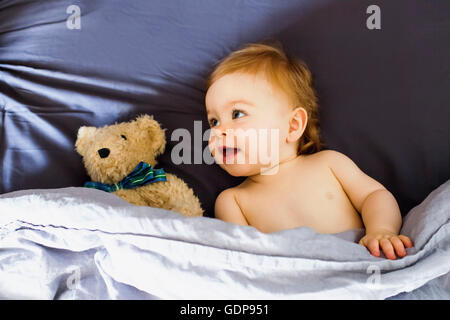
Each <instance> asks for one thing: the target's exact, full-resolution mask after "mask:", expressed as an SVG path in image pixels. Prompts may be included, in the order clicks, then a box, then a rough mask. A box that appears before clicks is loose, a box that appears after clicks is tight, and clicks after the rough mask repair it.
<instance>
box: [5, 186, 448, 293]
mask: <svg viewBox="0 0 450 320" xmlns="http://www.w3.org/2000/svg"><path fill="white" fill-rule="evenodd" d="M449 199H450V181H447V182H446V183H445V184H444V185H442V186H440V187H439V188H438V189H436V190H435V191H433V192H432V193H431V194H430V195H429V196H428V197H427V198H426V199H425V200H424V201H423V202H422V203H421V204H420V205H419V206H417V207H415V208H414V209H413V210H412V211H411V212H410V213H409V214H408V216H407V217H406V218H405V220H404V224H403V228H402V232H403V233H404V234H406V235H408V236H410V237H411V238H412V240H413V241H414V243H415V247H413V248H410V249H408V250H407V251H408V255H407V256H406V257H404V258H403V259H398V260H395V261H390V260H387V259H384V258H376V257H373V256H371V255H370V254H369V253H368V251H367V250H366V249H365V248H364V247H362V246H360V245H358V244H357V241H358V240H359V237H361V235H362V232H363V230H351V231H348V232H345V233H341V234H336V235H326V234H318V233H316V232H314V231H313V230H312V229H310V228H306V227H302V228H297V229H292V230H286V231H282V232H277V233H273V234H263V233H260V232H259V231H257V230H256V229H254V228H252V227H243V226H237V225H233V224H229V223H225V222H222V221H219V220H216V219H211V218H203V217H201V218H185V217H183V216H181V215H179V214H177V213H174V212H170V211H166V210H162V209H155V208H149V207H137V206H132V205H130V204H128V203H126V202H124V201H123V200H121V199H120V198H118V197H116V196H115V195H112V194H108V193H106V192H102V191H98V190H92V189H85V188H62V189H47V190H44V189H40V190H24V191H17V192H12V193H7V194H3V195H0V297H1V298H3V299H5V298H6V299H18V298H30V299H347V298H350V299H353V298H356V299H386V298H393V299H404V298H406V299H408V298H409V299H415V298H420V299H421V298H428V299H449V298H450V277H449V270H450V226H449V221H448V220H449V216H450V202H449Z"/></svg>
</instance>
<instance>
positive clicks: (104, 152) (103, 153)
mask: <svg viewBox="0 0 450 320" xmlns="http://www.w3.org/2000/svg"><path fill="white" fill-rule="evenodd" d="M97 152H98V155H99V156H100V158H106V157H107V156H109V152H110V151H109V149H108V148H101V149H99V150H98V151H97Z"/></svg>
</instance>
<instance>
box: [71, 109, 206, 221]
mask: <svg viewBox="0 0 450 320" xmlns="http://www.w3.org/2000/svg"><path fill="white" fill-rule="evenodd" d="M165 130H166V129H162V128H161V126H160V124H159V123H158V122H157V121H156V120H154V119H153V116H151V115H139V116H138V117H137V118H136V119H135V120H131V121H129V122H121V123H117V122H116V123H115V124H112V125H105V126H103V127H101V128H97V127H87V126H83V127H80V128H79V129H78V134H77V140H76V142H75V148H76V151H77V152H78V153H79V154H80V155H81V156H82V158H83V163H84V166H85V168H86V171H87V173H88V175H89V176H90V178H91V179H92V181H90V182H87V183H86V184H85V185H84V186H85V187H88V188H96V189H100V190H103V191H107V192H112V193H114V194H116V195H117V196H119V197H121V198H122V199H124V200H126V201H128V202H130V203H132V204H135V205H138V206H150V207H156V208H163V209H167V210H172V211H175V212H178V213H181V214H183V215H185V216H188V217H198V216H202V215H203V210H202V207H201V204H200V201H199V199H198V198H197V197H196V196H195V194H194V192H193V190H192V189H191V188H189V187H188V186H187V185H186V183H185V182H184V181H183V180H182V179H180V178H178V177H177V176H175V175H173V174H170V173H167V172H165V171H164V169H161V168H159V169H157V168H155V166H156V165H157V163H158V162H157V161H156V158H157V157H158V155H160V154H162V153H163V152H164V150H165V147H166V138H165Z"/></svg>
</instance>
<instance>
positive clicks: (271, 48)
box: [206, 40, 322, 155]
mask: <svg viewBox="0 0 450 320" xmlns="http://www.w3.org/2000/svg"><path fill="white" fill-rule="evenodd" d="M261 71H263V72H264V74H265V76H266V79H267V81H269V83H270V84H272V86H275V87H276V88H278V89H280V90H282V91H283V92H284V93H285V94H286V95H287V97H288V98H289V101H290V102H291V103H293V106H294V107H298V106H301V107H303V108H304V109H305V110H306V112H307V114H308V122H307V124H306V128H305V131H304V133H303V135H302V137H301V138H300V142H299V145H298V149H297V154H298V155H300V154H312V153H315V152H317V151H320V149H321V148H322V143H321V142H320V137H319V132H320V130H319V117H318V105H317V96H316V93H315V90H314V88H313V85H312V76H311V72H310V71H309V69H308V67H307V66H306V64H305V63H304V62H303V61H301V60H299V59H293V58H290V57H288V56H287V55H286V53H285V52H284V50H283V47H282V45H281V44H280V43H279V42H278V41H273V40H272V41H270V42H266V43H250V44H247V45H245V46H244V47H242V48H241V49H239V50H237V51H234V52H232V53H230V54H229V55H228V56H227V57H225V58H224V59H223V60H221V61H219V62H218V64H217V66H216V67H215V69H214V71H213V72H212V73H211V74H210V75H209V76H208V77H207V79H206V90H208V89H209V87H210V86H211V85H212V84H213V83H214V82H215V81H216V80H218V79H219V78H221V77H223V76H225V75H227V74H231V73H235V72H243V73H248V74H251V75H256V74H258V73H259V72H261Z"/></svg>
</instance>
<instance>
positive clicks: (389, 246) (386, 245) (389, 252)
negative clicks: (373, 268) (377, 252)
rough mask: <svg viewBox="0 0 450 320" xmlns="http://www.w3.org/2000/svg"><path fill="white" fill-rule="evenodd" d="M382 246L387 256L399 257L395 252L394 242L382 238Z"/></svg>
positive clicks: (393, 258) (389, 257)
mask: <svg viewBox="0 0 450 320" xmlns="http://www.w3.org/2000/svg"><path fill="white" fill-rule="evenodd" d="M380 247H381V249H382V250H383V252H384V255H385V256H386V258H388V259H391V260H395V259H396V258H397V257H396V256H395V253H394V248H393V247H392V244H391V242H390V241H389V240H387V239H381V240H380Z"/></svg>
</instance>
